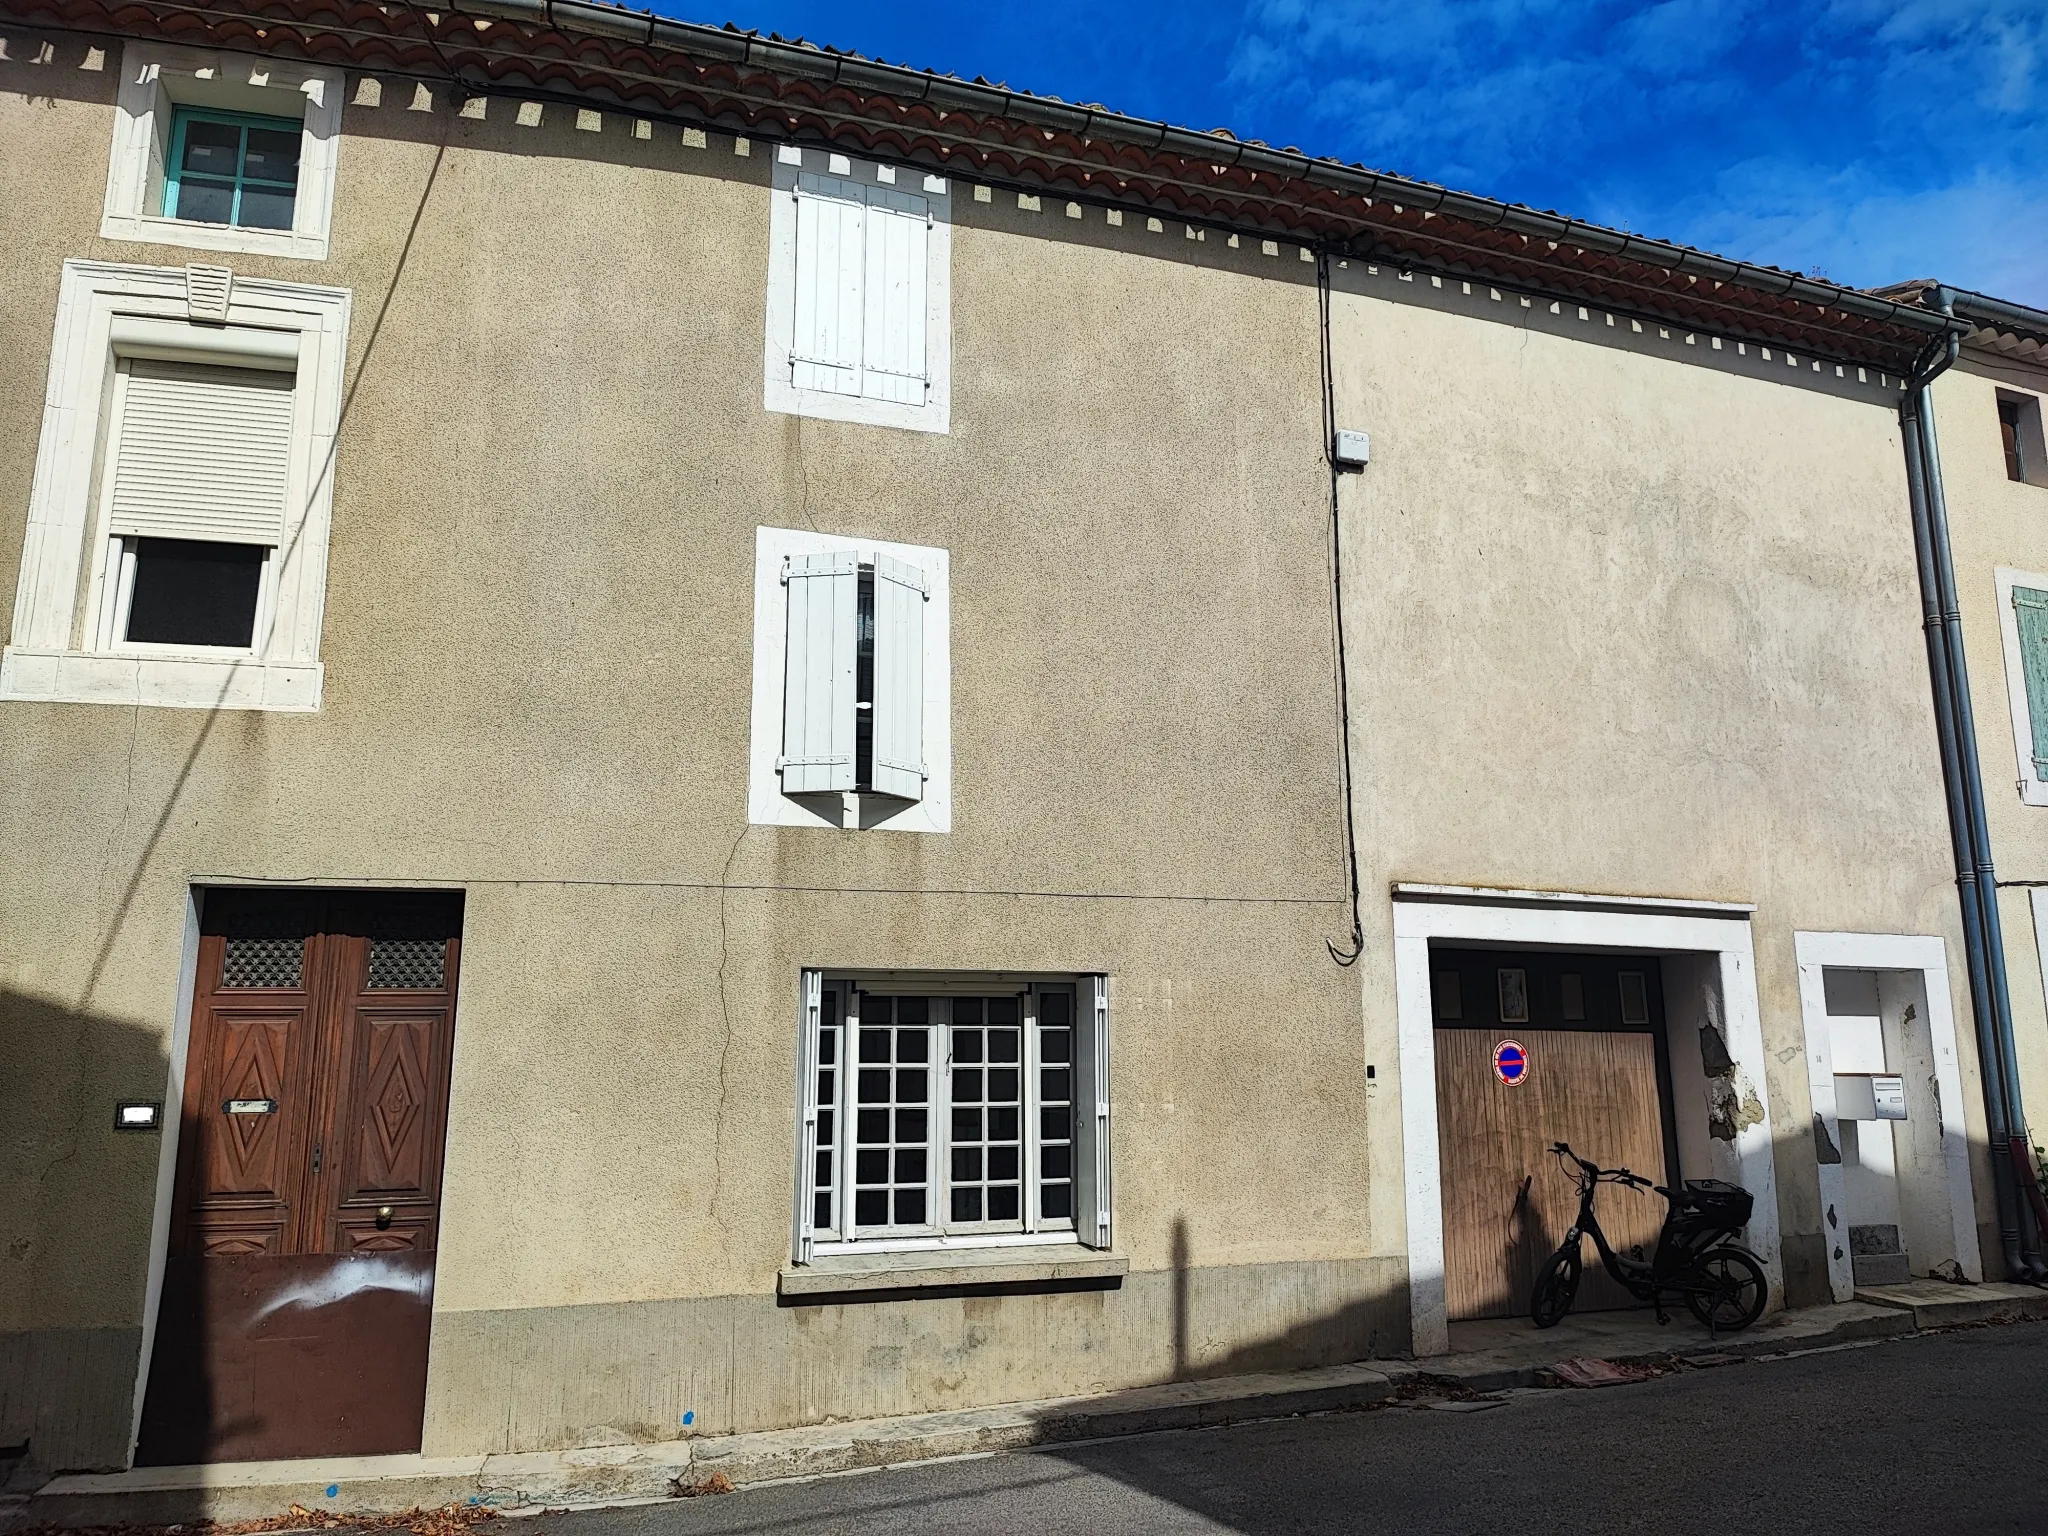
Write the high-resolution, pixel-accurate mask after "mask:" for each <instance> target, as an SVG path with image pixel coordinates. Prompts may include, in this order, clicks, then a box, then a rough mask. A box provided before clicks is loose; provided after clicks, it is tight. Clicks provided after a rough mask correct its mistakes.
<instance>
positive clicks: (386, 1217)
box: [377, 1205, 391, 1232]
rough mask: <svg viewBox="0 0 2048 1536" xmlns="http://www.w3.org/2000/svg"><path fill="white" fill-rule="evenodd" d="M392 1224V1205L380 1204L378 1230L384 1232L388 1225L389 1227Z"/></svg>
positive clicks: (378, 1208)
mask: <svg viewBox="0 0 2048 1536" xmlns="http://www.w3.org/2000/svg"><path fill="white" fill-rule="evenodd" d="M390 1225H391V1207H390V1206H388V1205H380V1206H378V1207H377V1230H378V1231H379V1232H382V1231H384V1230H385V1229H387V1228H388V1227H389V1226H390Z"/></svg>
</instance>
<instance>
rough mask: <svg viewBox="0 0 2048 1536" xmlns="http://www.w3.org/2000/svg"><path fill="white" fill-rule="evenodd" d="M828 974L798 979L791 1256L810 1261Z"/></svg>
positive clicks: (809, 974) (806, 974)
mask: <svg viewBox="0 0 2048 1536" xmlns="http://www.w3.org/2000/svg"><path fill="white" fill-rule="evenodd" d="M824 991H825V973H824V972H823V971H804V972H801V973H800V975H799V978H798V993H797V995H798V997H799V999H800V1004H799V1007H798V1009H797V1036H796V1039H797V1047H796V1082H797V1089H796V1108H797V1117H796V1223H795V1227H794V1230H793V1231H792V1232H791V1234H790V1256H791V1257H792V1258H793V1259H795V1261H796V1262H797V1263H799V1264H808V1263H810V1262H811V1244H812V1242H813V1241H814V1240H815V1238H816V1236H817V1220H816V1215H817V1212H816V1204H817V1199H818V1175H817V1167H818V1033H819V1031H818V1024H819V1015H820V1013H821V1012H822V1011H823V1000H824Z"/></svg>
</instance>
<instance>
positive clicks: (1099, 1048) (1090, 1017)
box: [1074, 976, 1110, 1248]
mask: <svg viewBox="0 0 2048 1536" xmlns="http://www.w3.org/2000/svg"><path fill="white" fill-rule="evenodd" d="M1078 1001H1079V1003H1080V1015H1081V1016H1080V1018H1078V1019H1076V1020H1075V1023H1076V1025H1077V1026H1078V1028H1077V1029H1076V1031H1075V1034H1076V1039H1075V1041H1074V1065H1075V1067H1076V1069H1077V1070H1076V1078H1077V1081H1076V1083H1075V1091H1074V1131H1075V1141H1076V1145H1075V1147H1074V1175H1075V1178H1074V1233H1075V1235H1076V1236H1077V1237H1079V1238H1080V1240H1081V1241H1082V1242H1083V1243H1085V1244H1087V1245H1088V1246H1089V1247H1090V1248H1107V1247H1108V1246H1109V1236H1110V1234H1109V978H1108V977H1107V976H1083V977H1082V978H1081V987H1080V997H1079V999H1078Z"/></svg>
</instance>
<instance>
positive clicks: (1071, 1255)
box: [776, 1243, 1131, 1297]
mask: <svg viewBox="0 0 2048 1536" xmlns="http://www.w3.org/2000/svg"><path fill="white" fill-rule="evenodd" d="M1130 1272H1131V1261H1130V1259H1129V1257H1128V1256H1127V1255H1125V1254H1122V1253H1116V1252H1103V1251H1102V1250H1100V1249H1096V1248H1083V1247H1082V1246H1081V1245H1080V1244H1078V1243H1047V1244H1045V1245H1044V1246H1043V1247H1029V1248H1026V1247H1007V1248H943V1249H932V1250H930V1251H928V1252H925V1253H849V1254H833V1255H829V1256H826V1257H823V1258H819V1259H816V1260H814V1261H813V1262H811V1263H809V1264H790V1265H785V1266H784V1267H783V1270H782V1273H781V1275H780V1276H779V1277H778V1279H777V1284H776V1292H777V1294H778V1295H781V1296H785V1297H809V1296H844V1295H849V1294H855V1293H861V1292H878V1291H937V1290H958V1289H961V1288H963V1287H977V1288H978V1287H982V1286H995V1285H1043V1284H1047V1283H1056V1282H1062V1281H1072V1280H1098V1281H1115V1280H1121V1279H1122V1278H1123V1277H1124V1276H1125V1275H1127V1274H1129V1273H1130Z"/></svg>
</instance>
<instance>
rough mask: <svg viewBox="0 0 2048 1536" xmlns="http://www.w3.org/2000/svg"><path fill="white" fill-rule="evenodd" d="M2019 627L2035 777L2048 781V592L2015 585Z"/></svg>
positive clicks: (2014, 602) (2014, 598)
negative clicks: (2032, 739) (2032, 741)
mask: <svg viewBox="0 0 2048 1536" xmlns="http://www.w3.org/2000/svg"><path fill="white" fill-rule="evenodd" d="M2012 608H2013V619H2014V621H2015V623H2016V624H2017V626H2018V629H2019V638H2020V675H2021V676H2022V677H2023V678H2024V679H2025V681H2026V689H2027V723H2028V724H2029V725H2030V726H2031V727H2032V734H2033V738H2034V743H2033V744H2034V777H2035V779H2036V780H2038V781H2040V782H2042V783H2048V592H2040V591H2036V590H2035V589H2034V588H2032V587H2014V588H2013V589H2012Z"/></svg>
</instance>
